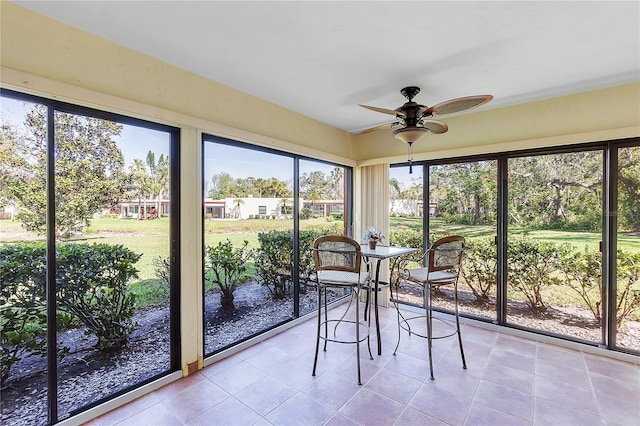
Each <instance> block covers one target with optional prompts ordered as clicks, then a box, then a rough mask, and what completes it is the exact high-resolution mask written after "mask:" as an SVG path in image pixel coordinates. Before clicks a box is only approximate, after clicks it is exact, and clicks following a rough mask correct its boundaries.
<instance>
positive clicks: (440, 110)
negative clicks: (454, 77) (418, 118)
mask: <svg viewBox="0 0 640 426" xmlns="http://www.w3.org/2000/svg"><path fill="white" fill-rule="evenodd" d="M491 99H493V96H491V95H476V96H465V97H463V98H456V99H450V100H448V101H444V102H440V103H439V104H437V105H434V106H432V107H431V108H428V109H427V110H426V111H425V112H424V114H423V116H430V115H445V114H453V113H455V112H460V111H465V110H468V109H471V108H476V107H479V106H480V105H484V104H486V103H487V102H489V101H490V100H491Z"/></svg>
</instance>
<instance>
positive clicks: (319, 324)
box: [311, 283, 322, 376]
mask: <svg viewBox="0 0 640 426" xmlns="http://www.w3.org/2000/svg"><path fill="white" fill-rule="evenodd" d="M321 293H322V290H320V284H319V283H318V327H317V329H316V355H315V357H314V359H313V372H312V373H311V375H312V376H315V375H316V367H317V366H318V350H320V327H321V323H322V298H321Z"/></svg>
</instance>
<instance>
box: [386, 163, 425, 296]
mask: <svg viewBox="0 0 640 426" xmlns="http://www.w3.org/2000/svg"><path fill="white" fill-rule="evenodd" d="M412 169H413V170H412V171H413V173H409V166H402V167H391V168H389V222H390V223H389V225H390V226H389V245H392V246H399V247H415V248H417V249H418V253H422V252H423V248H422V235H423V234H422V217H423V214H424V205H423V204H424V203H423V190H422V189H423V188H422V174H423V167H422V166H420V165H418V166H415V165H414V166H413V167H412ZM417 256H419V255H417ZM416 265H417V264H416ZM391 281H392V282H395V281H396V278H395V277H392V278H391ZM397 290H398V291H397V295H396V291H395V289H394V291H393V292H392V295H393V297H394V298H397V299H398V301H399V302H402V303H407V304H413V305H421V304H422V293H420V292H416V290H415V289H414V288H413V286H405V285H400V286H399V287H398V288H397Z"/></svg>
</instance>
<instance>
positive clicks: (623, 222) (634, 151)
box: [616, 146, 640, 352]
mask: <svg viewBox="0 0 640 426" xmlns="http://www.w3.org/2000/svg"><path fill="white" fill-rule="evenodd" d="M616 275H617V283H616V285H617V297H616V307H617V312H616V319H617V320H616V328H617V336H616V345H617V346H619V347H621V348H625V349H630V350H632V351H637V352H640V147H638V146H634V147H629V148H622V149H620V150H619V152H618V265H617V274H616Z"/></svg>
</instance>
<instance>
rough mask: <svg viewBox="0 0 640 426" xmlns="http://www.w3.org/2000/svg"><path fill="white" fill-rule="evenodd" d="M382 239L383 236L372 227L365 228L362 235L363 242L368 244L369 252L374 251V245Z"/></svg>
mask: <svg viewBox="0 0 640 426" xmlns="http://www.w3.org/2000/svg"><path fill="white" fill-rule="evenodd" d="M383 239H384V235H382V233H381V232H380V231H378V230H377V229H376V228H374V227H373V226H370V227H368V228H367V231H366V232H365V233H364V240H365V241H367V242H369V248H370V249H371V250H375V248H376V245H377V244H378V242H379V241H382V240H383Z"/></svg>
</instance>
